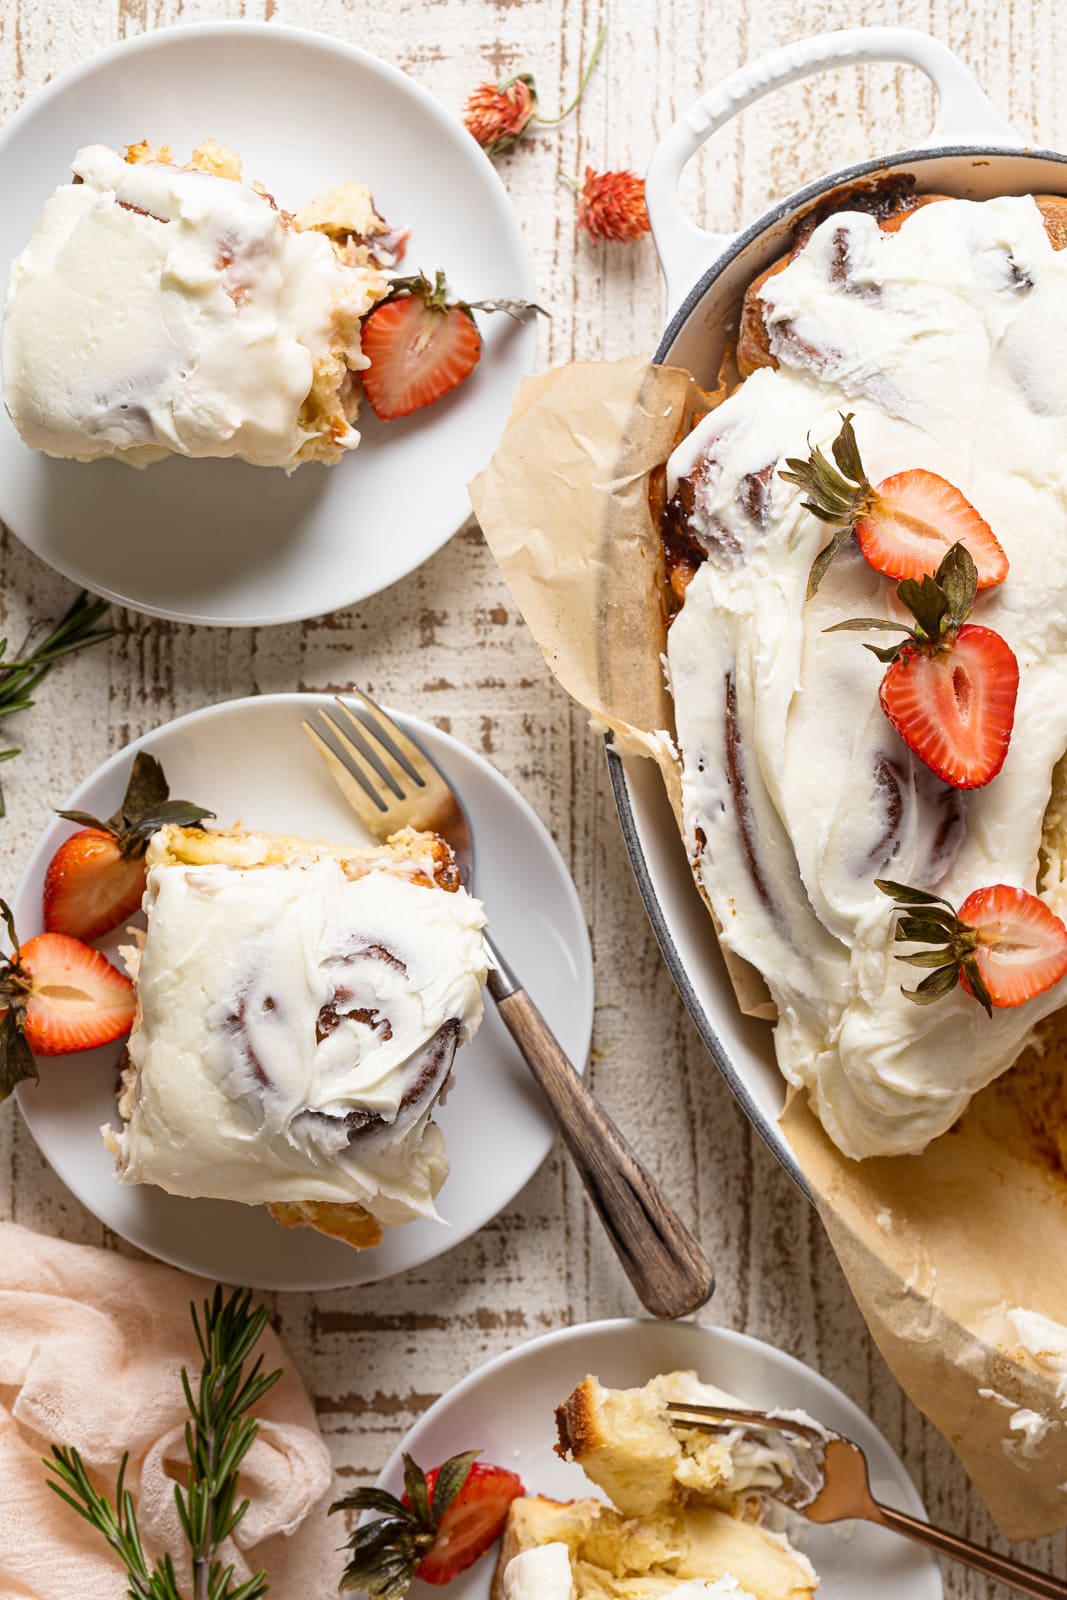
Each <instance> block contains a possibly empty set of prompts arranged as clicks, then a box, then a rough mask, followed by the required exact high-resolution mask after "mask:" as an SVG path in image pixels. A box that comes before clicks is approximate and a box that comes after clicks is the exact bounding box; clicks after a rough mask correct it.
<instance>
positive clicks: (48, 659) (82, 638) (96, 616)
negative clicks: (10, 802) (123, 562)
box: [0, 589, 115, 817]
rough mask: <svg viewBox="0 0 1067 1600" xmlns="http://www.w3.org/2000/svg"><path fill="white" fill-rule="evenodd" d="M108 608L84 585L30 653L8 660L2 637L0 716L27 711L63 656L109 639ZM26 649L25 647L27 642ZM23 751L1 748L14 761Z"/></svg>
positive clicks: (0, 811)
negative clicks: (103, 625)
mask: <svg viewBox="0 0 1067 1600" xmlns="http://www.w3.org/2000/svg"><path fill="white" fill-rule="evenodd" d="M107 611H108V603H107V601H106V600H97V599H96V598H95V596H93V595H90V594H89V593H88V591H87V590H85V589H83V590H82V591H81V593H80V594H79V595H78V596H77V598H76V599H75V600H74V602H73V604H72V605H71V606H70V608H69V610H68V611H67V612H66V614H65V615H64V616H63V617H61V618H60V620H59V621H58V622H57V623H56V625H55V627H54V628H53V629H52V631H51V633H50V634H49V635H48V637H47V638H46V639H42V640H41V643H40V644H39V645H35V646H34V648H33V649H32V650H30V651H29V652H28V653H26V654H24V655H23V656H21V657H18V658H16V659H14V660H12V661H5V660H4V659H3V658H4V655H5V654H6V651H7V640H6V639H0V717H13V716H14V715H15V714H16V713H17V712H19V711H28V710H29V709H30V707H31V706H32V705H33V700H32V699H31V696H32V694H33V691H34V689H35V688H36V687H37V685H38V684H39V683H40V681H41V679H42V678H43V677H44V676H45V674H46V673H48V672H50V671H51V669H52V667H53V666H54V665H55V663H56V662H57V661H58V660H59V659H60V658H61V657H62V656H68V655H71V654H72V653H73V652H74V651H75V650H84V649H85V648H86V647H87V646H89V645H93V644H102V643H103V641H104V640H105V639H110V638H111V637H112V635H113V634H114V632H115V629H114V628H98V627H97V623H98V622H99V621H100V619H101V618H102V617H104V616H106V615H107ZM23 650H24V651H25V650H26V646H25V645H23ZM20 754H21V751H20V750H19V749H10V750H0V761H11V760H12V759H13V758H14V757H15V756H17V755H20ZM5 815H6V812H5V809H4V795H3V790H2V789H0V817H3V816H5Z"/></svg>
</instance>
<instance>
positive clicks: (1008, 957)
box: [959, 883, 1067, 1007]
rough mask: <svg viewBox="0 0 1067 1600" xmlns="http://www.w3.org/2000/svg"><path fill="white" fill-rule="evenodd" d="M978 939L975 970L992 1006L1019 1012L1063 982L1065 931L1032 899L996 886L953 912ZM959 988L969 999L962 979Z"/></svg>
mask: <svg viewBox="0 0 1067 1600" xmlns="http://www.w3.org/2000/svg"><path fill="white" fill-rule="evenodd" d="M959 918H960V921H961V922H962V923H963V924H964V925H965V926H966V927H970V928H973V929H974V930H975V931H976V932H977V934H978V944H977V947H976V949H975V952H974V960H975V964H976V965H977V967H978V970H979V972H980V973H981V975H982V981H983V983H984V984H985V986H986V990H987V992H988V994H989V998H990V999H991V1000H992V1002H993V1004H994V1005H995V1006H1005V1007H1007V1006H1021V1005H1023V1004H1025V1002H1026V1001H1027V1000H1032V999H1033V997H1034V995H1036V994H1044V992H1045V990H1046V989H1051V988H1052V986H1053V984H1055V983H1059V981H1060V979H1061V978H1063V977H1067V927H1065V926H1064V924H1063V923H1062V922H1061V921H1060V919H1059V917H1057V916H1056V914H1055V913H1054V912H1052V911H1050V910H1049V908H1048V906H1047V905H1046V904H1045V902H1044V901H1043V900H1039V899H1038V897H1037V895H1036V894H1028V893H1027V891H1026V890H1025V889H1016V888H1011V887H1009V886H1008V885H1007V884H1003V883H997V884H994V885H993V887H992V888H990V889H976V890H975V892H974V893H973V894H969V895H968V896H967V898H966V900H965V901H964V902H963V904H962V905H961V906H960V910H959ZM960 982H961V983H962V985H963V987H964V988H965V989H966V990H967V992H968V994H971V993H973V990H972V988H971V985H970V983H969V982H968V978H967V973H966V971H964V972H963V973H961V975H960Z"/></svg>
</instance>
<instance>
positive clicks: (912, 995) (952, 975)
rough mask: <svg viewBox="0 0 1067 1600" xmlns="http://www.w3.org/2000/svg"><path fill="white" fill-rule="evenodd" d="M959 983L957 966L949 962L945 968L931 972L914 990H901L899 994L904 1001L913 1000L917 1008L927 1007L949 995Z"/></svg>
mask: <svg viewBox="0 0 1067 1600" xmlns="http://www.w3.org/2000/svg"><path fill="white" fill-rule="evenodd" d="M959 981H960V969H959V966H958V965H957V963H956V962H950V964H949V965H948V966H947V967H938V969H937V971H936V972H931V974H930V976H929V977H928V978H924V979H923V981H922V982H921V983H920V984H918V985H917V986H916V988H914V989H902V990H901V991H900V992H901V994H902V995H904V997H905V999H907V1000H914V1002H915V1004H916V1005H917V1006H929V1005H933V1003H934V1001H935V1000H940V999H941V998H942V996H943V995H946V994H951V992H952V990H953V989H954V988H955V987H956V985H957V984H958V983H959Z"/></svg>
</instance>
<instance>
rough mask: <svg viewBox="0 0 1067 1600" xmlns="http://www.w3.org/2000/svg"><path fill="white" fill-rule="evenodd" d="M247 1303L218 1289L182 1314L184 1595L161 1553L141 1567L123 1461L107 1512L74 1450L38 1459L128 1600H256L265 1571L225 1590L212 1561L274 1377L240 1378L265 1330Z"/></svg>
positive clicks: (256, 1366) (254, 1370)
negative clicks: (108, 1554)
mask: <svg viewBox="0 0 1067 1600" xmlns="http://www.w3.org/2000/svg"><path fill="white" fill-rule="evenodd" d="M251 1302H252V1295H251V1292H250V1291H249V1290H247V1289H246V1290H244V1291H243V1292H242V1291H241V1290H240V1289H235V1290H234V1292H233V1293H232V1294H231V1295H230V1297H229V1299H228V1300H225V1301H224V1300H223V1298H222V1290H221V1289H216V1290H215V1293H214V1296H213V1298H212V1299H211V1300H210V1301H208V1300H205V1301H204V1303H203V1305H202V1307H201V1308H200V1309H199V1311H198V1310H197V1307H196V1306H195V1305H193V1306H192V1307H191V1310H192V1317H193V1327H194V1329H195V1330H196V1342H197V1344H198V1345H199V1347H200V1353H201V1355H202V1356H203V1366H202V1368H201V1371H200V1383H199V1387H198V1390H197V1393H196V1394H195V1395H194V1393H193V1387H192V1384H191V1383H190V1381H189V1375H188V1373H187V1371H186V1369H185V1368H184V1367H183V1368H182V1390H183V1393H184V1395H185V1403H186V1405H187V1407H188V1409H189V1421H188V1422H187V1423H186V1425H185V1445H186V1450H187V1452H188V1455H189V1470H188V1474H187V1477H186V1483H185V1487H184V1489H183V1488H182V1487H181V1485H180V1484H175V1486H174V1498H175V1500H176V1502H177V1506H178V1516H179V1519H180V1521H181V1525H182V1530H183V1532H184V1534H185V1538H186V1542H187V1544H188V1546H189V1556H190V1560H191V1563H192V1573H193V1587H192V1591H191V1593H189V1594H188V1595H186V1594H185V1593H183V1591H182V1590H181V1589H180V1588H179V1587H178V1580H177V1574H176V1570H175V1566H174V1562H173V1559H172V1557H171V1556H170V1555H169V1554H168V1555H164V1556H162V1557H161V1558H160V1559H159V1560H158V1561H156V1562H154V1563H153V1565H152V1566H151V1567H150V1566H149V1564H148V1560H147V1557H146V1555H145V1552H144V1548H143V1546H142V1544H141V1536H140V1533H139V1532H138V1528H137V1511H136V1507H135V1506H134V1502H133V1496H132V1495H131V1494H130V1492H129V1490H128V1489H125V1488H124V1487H123V1480H124V1478H125V1474H126V1461H127V1457H126V1456H123V1458H122V1466H121V1467H120V1468H119V1475H118V1482H117V1484H116V1486H115V1503H114V1505H112V1503H111V1501H110V1500H109V1499H108V1497H107V1496H106V1495H103V1494H100V1493H99V1492H98V1491H97V1490H96V1489H94V1487H93V1485H92V1483H91V1481H90V1479H89V1475H88V1473H87V1472H86V1470H85V1465H84V1463H83V1461H82V1459H81V1457H80V1455H79V1454H78V1452H77V1450H74V1449H68V1448H67V1447H65V1446H59V1445H53V1446H52V1459H51V1460H50V1461H48V1460H46V1461H45V1466H46V1467H47V1468H48V1470H49V1472H51V1473H53V1474H54V1475H55V1477H54V1478H49V1479H48V1487H49V1488H50V1489H52V1490H54V1492H55V1493H56V1494H57V1495H59V1497H60V1499H61V1500H65V1501H66V1502H67V1504H68V1505H69V1506H70V1507H72V1509H73V1510H75V1511H76V1512H77V1513H78V1515H79V1516H80V1517H84V1519H85V1521H86V1522H88V1523H90V1524H91V1526H92V1527H94V1528H96V1529H97V1531H98V1532H99V1533H101V1534H102V1535H103V1537H104V1538H105V1539H106V1541H107V1543H108V1544H109V1545H110V1546H111V1548H112V1550H114V1552H115V1554H116V1555H117V1556H118V1557H119V1559H120V1560H121V1561H122V1563H123V1565H124V1566H125V1568H126V1581H127V1584H128V1589H127V1593H128V1595H129V1597H130V1600H261V1597H262V1596H263V1595H265V1594H266V1593H267V1579H266V1574H265V1573H263V1572H257V1573H255V1574H254V1575H253V1576H252V1577H251V1578H248V1579H246V1581H245V1582H244V1583H235V1582H234V1576H233V1566H232V1565H230V1566H227V1567H223V1565H222V1559H221V1557H220V1554H219V1551H220V1549H221V1547H222V1545H223V1543H224V1542H225V1540H226V1539H228V1538H229V1536H230V1535H231V1534H232V1533H233V1531H234V1529H235V1528H236V1526H237V1524H238V1523H239V1522H240V1521H241V1518H242V1517H243V1516H244V1514H245V1512H246V1511H247V1510H248V1501H247V1500H241V1501H238V1500H237V1484H238V1474H239V1471H240V1467H241V1463H242V1461H243V1460H244V1458H245V1456H246V1455H247V1454H248V1452H249V1450H250V1449H251V1448H252V1444H253V1441H254V1440H255V1437H256V1434H257V1433H258V1432H259V1425H258V1423H257V1422H256V1420H255V1418H254V1417H253V1416H251V1415H249V1413H250V1412H251V1411H252V1408H253V1407H254V1406H256V1405H258V1403H259V1401H260V1400H261V1399H262V1398H263V1396H264V1395H265V1394H266V1392H267V1390H268V1389H271V1388H273V1387H274V1385H275V1384H276V1383H277V1381H278V1379H279V1378H280V1377H281V1372H280V1370H279V1371H278V1372H271V1373H266V1374H265V1373H263V1372H262V1371H261V1370H260V1369H261V1367H262V1364H263V1357H262V1356H257V1357H256V1360H255V1361H254V1362H253V1364H252V1366H251V1367H250V1368H249V1370H248V1371H247V1372H246V1370H245V1367H246V1363H247V1362H248V1360H249V1358H250V1357H251V1355H252V1351H253V1350H254V1348H255V1346H256V1345H257V1344H258V1342H259V1340H260V1338H261V1337H262V1335H263V1331H264V1329H265V1328H266V1326H267V1309H266V1307H265V1306H259V1307H258V1308H257V1309H256V1310H255V1311H253V1310H252V1309H251ZM56 1480H58V1481H56Z"/></svg>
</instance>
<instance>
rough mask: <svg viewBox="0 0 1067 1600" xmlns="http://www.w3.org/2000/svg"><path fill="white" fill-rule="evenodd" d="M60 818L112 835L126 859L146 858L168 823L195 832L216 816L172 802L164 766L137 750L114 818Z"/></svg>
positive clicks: (71, 814)
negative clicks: (150, 845)
mask: <svg viewBox="0 0 1067 1600" xmlns="http://www.w3.org/2000/svg"><path fill="white" fill-rule="evenodd" d="M58 815H59V816H61V817H63V818H64V820H65V821H67V822H77V823H80V825H81V826H82V827H83V828H99V829H100V830H101V831H102V832H104V833H110V834H113V835H114V837H115V838H116V839H117V840H118V843H119V849H120V850H121V851H122V854H123V855H124V856H143V855H144V853H145V850H146V848H147V846H148V841H149V839H150V838H151V836H152V834H153V833H155V832H156V831H157V830H158V829H159V828H162V827H164V826H166V824H167V823H173V824H175V825H177V826H178V827H183V828H192V827H196V826H197V824H199V823H201V822H203V820H204V818H205V817H213V816H214V815H215V813H214V812H213V811H209V810H208V809H207V807H206V806H198V805H196V804H194V803H193V802H192V801H191V800H171V799H170V787H169V785H168V783H167V779H166V776H165V774H164V772H163V768H162V766H161V765H160V763H159V762H158V761H157V760H156V758H155V756H151V755H149V754H148V751H147V750H138V752H137V754H136V755H135V756H134V758H133V765H132V767H131V768H130V776H129V780H128V782H127V784H126V793H125V795H124V797H123V801H122V804H121V806H120V807H119V809H118V810H117V811H116V812H115V814H114V816H112V817H108V819H107V821H106V822H101V821H100V819H99V818H97V817H94V816H92V815H90V813H89V812H88V811H60V812H59V813H58Z"/></svg>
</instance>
